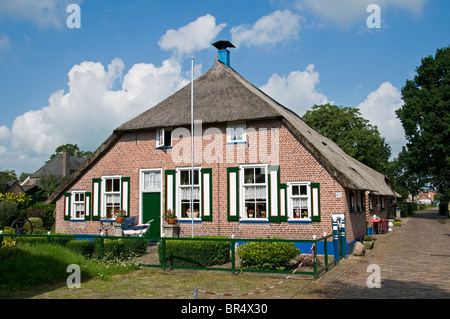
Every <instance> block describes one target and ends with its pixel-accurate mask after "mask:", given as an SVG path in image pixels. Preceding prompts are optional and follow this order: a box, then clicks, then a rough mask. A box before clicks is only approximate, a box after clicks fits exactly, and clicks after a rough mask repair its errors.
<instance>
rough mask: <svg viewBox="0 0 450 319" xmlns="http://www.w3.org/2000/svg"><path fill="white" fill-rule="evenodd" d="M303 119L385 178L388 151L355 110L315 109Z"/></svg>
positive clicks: (378, 135) (374, 131)
mask: <svg viewBox="0 0 450 319" xmlns="http://www.w3.org/2000/svg"><path fill="white" fill-rule="evenodd" d="M302 119H303V120H304V121H305V122H306V123H307V124H308V125H309V126H311V127H312V128H313V129H315V130H317V131H318V132H319V133H320V134H322V135H324V136H326V137H328V138H329V139H331V140H332V141H334V142H335V143H336V144H337V145H339V147H341V148H342V149H343V150H344V152H346V153H347V154H348V155H350V156H352V157H353V158H355V159H357V160H358V161H360V162H361V163H364V164H366V165H367V166H369V167H371V168H373V169H375V170H377V171H379V172H380V173H383V174H386V173H387V172H388V161H389V157H390V156H391V147H390V146H389V145H388V144H387V143H386V141H385V139H384V138H383V137H381V135H380V133H379V131H378V128H377V127H376V126H373V125H371V124H369V121H368V120H366V119H364V118H363V117H362V116H361V113H360V112H359V109H357V108H350V107H340V106H336V105H331V104H324V105H314V106H313V107H312V109H311V110H308V111H307V112H306V113H305V115H304V116H303V117H302Z"/></svg>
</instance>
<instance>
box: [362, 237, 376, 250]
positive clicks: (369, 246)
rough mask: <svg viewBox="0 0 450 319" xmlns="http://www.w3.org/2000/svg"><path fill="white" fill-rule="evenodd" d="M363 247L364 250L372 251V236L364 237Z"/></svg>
mask: <svg viewBox="0 0 450 319" xmlns="http://www.w3.org/2000/svg"><path fill="white" fill-rule="evenodd" d="M363 245H364V247H366V249H372V248H373V245H374V241H373V237H372V236H364V238H363Z"/></svg>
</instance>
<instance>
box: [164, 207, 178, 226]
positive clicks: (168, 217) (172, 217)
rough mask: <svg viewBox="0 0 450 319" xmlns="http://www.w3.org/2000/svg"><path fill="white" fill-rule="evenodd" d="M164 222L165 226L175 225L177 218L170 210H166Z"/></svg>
mask: <svg viewBox="0 0 450 319" xmlns="http://www.w3.org/2000/svg"><path fill="white" fill-rule="evenodd" d="M164 220H165V221H166V223H167V224H175V223H176V222H177V216H176V215H175V212H174V211H173V210H172V209H167V210H166V211H165V212H164Z"/></svg>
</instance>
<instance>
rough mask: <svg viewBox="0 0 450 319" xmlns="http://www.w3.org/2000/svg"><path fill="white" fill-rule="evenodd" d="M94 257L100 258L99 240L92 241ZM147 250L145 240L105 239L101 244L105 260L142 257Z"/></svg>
mask: <svg viewBox="0 0 450 319" xmlns="http://www.w3.org/2000/svg"><path fill="white" fill-rule="evenodd" d="M93 242H94V244H95V255H96V256H97V257H98V256H100V239H99V238H96V239H94V241H93ZM146 250H147V240H146V239H124V240H121V239H111V240H109V239H106V240H104V243H103V258H104V259H105V260H127V259H129V258H133V257H139V256H142V255H143V254H144V253H145V251H146Z"/></svg>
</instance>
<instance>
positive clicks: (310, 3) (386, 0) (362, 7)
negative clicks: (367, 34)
mask: <svg viewBox="0 0 450 319" xmlns="http://www.w3.org/2000/svg"><path fill="white" fill-rule="evenodd" d="M426 2H428V0H377V1H373V0H339V1H336V0H296V1H295V6H296V8H297V9H300V10H302V11H310V12H311V13H312V14H313V15H315V16H317V17H319V18H321V19H322V20H323V21H322V22H331V23H332V24H334V25H337V26H339V27H343V28H348V27H350V26H352V25H354V24H355V23H359V22H364V23H365V21H366V20H367V17H368V16H369V15H370V12H369V13H368V12H367V6H368V5H369V4H373V3H374V4H377V5H379V6H380V7H381V16H382V17H383V11H384V10H385V9H386V8H389V7H396V8H399V9H401V10H407V11H409V12H411V13H412V14H413V15H416V16H417V15H420V14H421V13H422V10H423V7H424V5H425V4H426Z"/></svg>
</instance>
